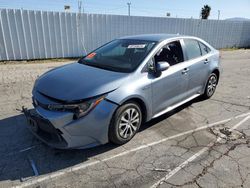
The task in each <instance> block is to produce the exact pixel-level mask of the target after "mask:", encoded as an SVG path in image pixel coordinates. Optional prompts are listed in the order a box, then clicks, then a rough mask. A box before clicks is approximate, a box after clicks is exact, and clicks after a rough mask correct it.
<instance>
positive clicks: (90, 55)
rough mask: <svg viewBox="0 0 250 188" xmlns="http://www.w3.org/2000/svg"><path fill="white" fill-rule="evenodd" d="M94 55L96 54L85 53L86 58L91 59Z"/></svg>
mask: <svg viewBox="0 0 250 188" xmlns="http://www.w3.org/2000/svg"><path fill="white" fill-rule="evenodd" d="M95 55H96V53H94V52H93V53H91V54H89V55H87V57H86V58H88V59H92V58H93V57H95Z"/></svg>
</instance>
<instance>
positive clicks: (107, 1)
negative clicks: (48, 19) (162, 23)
mask: <svg viewBox="0 0 250 188" xmlns="http://www.w3.org/2000/svg"><path fill="white" fill-rule="evenodd" d="M81 1H82V4H83V7H82V8H84V12H85V13H98V14H119V15H127V14H128V6H127V3H128V2H131V15H132V16H156V17H166V13H170V16H171V17H178V18H199V16H200V10H201V8H202V7H203V6H204V5H205V4H208V5H209V6H210V7H211V14H210V17H209V19H218V10H219V11H220V19H227V18H233V17H244V18H249V19H250V0H81ZM64 5H70V6H71V10H70V11H71V12H77V11H78V0H0V8H10V9H20V8H23V9H28V10H44V11H64Z"/></svg>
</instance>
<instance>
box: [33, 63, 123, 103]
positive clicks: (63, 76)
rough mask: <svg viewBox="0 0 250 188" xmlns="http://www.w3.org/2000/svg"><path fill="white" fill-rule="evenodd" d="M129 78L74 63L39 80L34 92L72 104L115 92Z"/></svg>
mask: <svg viewBox="0 0 250 188" xmlns="http://www.w3.org/2000/svg"><path fill="white" fill-rule="evenodd" d="M127 77H128V74H127V73H119V72H113V71H108V70H104V69H100V68H95V67H91V66H87V65H83V64H80V63H72V64H69V65H65V66H62V67H59V68H56V69H53V70H51V71H48V72H47V73H45V74H43V75H42V76H41V77H40V78H38V79H37V81H36V83H35V86H34V90H35V91H38V92H39V93H41V94H43V95H45V96H47V97H51V98H54V99H57V100H61V101H65V102H71V101H77V100H83V99H87V98H91V97H94V96H98V95H101V94H104V93H108V92H110V91H113V90H115V89H117V88H118V87H119V86H120V85H121V84H122V83H123V82H124V81H125V79H126V78H127Z"/></svg>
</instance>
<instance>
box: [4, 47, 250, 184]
mask: <svg viewBox="0 0 250 188" xmlns="http://www.w3.org/2000/svg"><path fill="white" fill-rule="evenodd" d="M221 55H222V60H221V61H222V67H223V73H222V76H221V78H220V83H219V85H218V88H217V90H216V93H215V95H214V96H213V97H212V98H211V99H209V100H206V101H201V100H198V99H196V100H193V101H191V102H189V103H188V104H185V105H183V106H181V107H179V108H178V109H176V110H174V111H172V112H170V113H168V114H165V115H163V116H161V117H159V118H156V119H154V120H152V121H150V122H148V123H146V124H145V125H143V126H142V127H141V130H140V132H139V133H138V134H137V135H136V136H135V137H134V138H133V139H132V140H131V141H130V142H129V143H127V144H125V145H123V146H115V145H112V144H106V145H103V146H99V147H95V148H91V149H87V150H66V151H65V150H55V149H52V148H50V147H48V146H46V145H44V144H42V143H41V142H40V141H38V140H37V139H36V138H34V137H33V136H32V134H31V133H30V132H29V131H28V130H27V128H26V121H25V118H24V116H23V115H22V114H21V113H20V112H19V111H18V110H17V109H21V107H22V106H23V105H25V106H27V107H31V89H32V86H33V83H34V80H35V79H36V77H37V76H39V75H41V74H42V73H44V72H45V71H47V70H49V69H51V68H54V67H57V66H59V65H61V64H62V63H53V62H51V63H45V64H15V65H8V64H7V65H0V96H1V98H0V107H1V108H0V141H1V142H0V156H1V158H0V187H12V186H21V187H24V186H27V187H41V188H42V187H151V186H152V185H154V184H155V183H156V182H158V181H159V180H161V179H162V178H164V177H165V176H167V175H168V174H170V173H172V172H173V170H174V169H176V168H177V167H178V166H180V164H182V163H183V162H185V161H186V160H187V159H189V158H190V157H192V156H195V155H196V154H197V152H199V151H200V150H202V149H203V148H207V150H205V152H204V153H202V154H201V155H199V156H198V157H196V158H195V159H194V160H192V161H191V162H189V163H187V164H186V165H185V166H183V167H182V168H180V169H179V170H178V171H177V172H176V173H175V174H174V175H172V176H171V177H170V178H168V179H165V180H164V181H160V183H159V184H158V185H157V187H250V119H248V120H246V121H245V122H244V123H242V124H241V125H240V126H239V127H237V128H236V130H235V131H232V132H231V133H230V132H229V130H230V128H232V127H234V126H235V125H236V124H238V123H239V122H240V121H242V120H243V119H244V118H246V117H247V115H245V116H242V117H238V118H233V117H236V116H237V115H240V114H244V113H248V112H250V84H249V83H250V76H249V75H250V50H235V51H222V52H221ZM64 63H66V62H64ZM64 63H63V64H64ZM222 120H228V121H222ZM221 121H222V122H221ZM216 122H219V123H217V124H215V125H214V126H211V127H204V128H202V129H199V128H201V127H202V126H210V125H211V124H213V123H216ZM220 122H221V123H220ZM190 130H194V131H190ZM230 135H231V137H230ZM233 136H234V137H233ZM218 138H220V139H218ZM229 138H234V139H229ZM210 143H212V144H211V145H210V146H209V147H207V146H208V145H209V144H210ZM30 159H31V160H33V161H34V164H35V168H36V169H37V171H38V173H39V175H38V176H35V175H34V171H33V168H32V166H31V164H30Z"/></svg>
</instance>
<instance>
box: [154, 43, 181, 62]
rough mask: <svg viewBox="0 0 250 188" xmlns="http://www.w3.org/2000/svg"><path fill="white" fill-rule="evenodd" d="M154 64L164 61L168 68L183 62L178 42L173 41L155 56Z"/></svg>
mask: <svg viewBox="0 0 250 188" xmlns="http://www.w3.org/2000/svg"><path fill="white" fill-rule="evenodd" d="M154 60H155V63H157V62H160V61H166V62H168V63H169V64H170V66H172V65H175V64H177V63H181V62H183V61H184V58H183V52H182V47H181V44H180V41H174V42H170V43H168V44H166V45H165V46H164V47H163V48H162V49H161V50H160V51H159V52H158V53H157V54H156V55H155V56H154Z"/></svg>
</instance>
